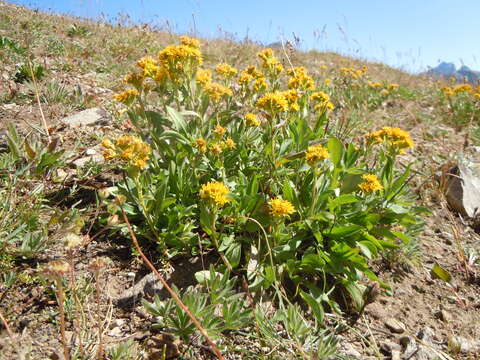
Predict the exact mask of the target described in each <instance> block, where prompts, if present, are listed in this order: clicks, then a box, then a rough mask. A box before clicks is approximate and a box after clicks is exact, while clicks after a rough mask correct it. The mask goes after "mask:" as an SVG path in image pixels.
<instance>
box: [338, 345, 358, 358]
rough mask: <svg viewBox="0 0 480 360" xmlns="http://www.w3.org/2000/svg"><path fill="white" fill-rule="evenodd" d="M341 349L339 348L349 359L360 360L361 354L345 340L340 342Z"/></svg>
mask: <svg viewBox="0 0 480 360" xmlns="http://www.w3.org/2000/svg"><path fill="white" fill-rule="evenodd" d="M342 347H343V349H342V350H341V352H342V354H343V355H345V356H347V357H349V358H350V359H352V360H353V359H355V360H357V359H358V360H361V359H363V357H362V354H361V353H360V351H358V350H357V349H356V348H355V347H354V346H353V345H352V344H350V343H348V342H346V343H343V344H342Z"/></svg>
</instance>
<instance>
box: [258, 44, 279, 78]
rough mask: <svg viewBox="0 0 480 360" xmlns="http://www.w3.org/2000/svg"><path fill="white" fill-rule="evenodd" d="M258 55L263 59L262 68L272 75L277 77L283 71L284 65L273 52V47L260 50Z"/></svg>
mask: <svg viewBox="0 0 480 360" xmlns="http://www.w3.org/2000/svg"><path fill="white" fill-rule="evenodd" d="M257 56H258V57H259V58H260V60H261V61H262V68H263V69H264V70H265V72H266V73H268V74H269V75H270V76H272V77H276V76H278V75H280V73H281V72H282V71H283V66H282V64H280V61H278V59H277V58H276V57H275V55H274V54H273V50H272V49H264V50H262V51H260V52H259V53H258V54H257Z"/></svg>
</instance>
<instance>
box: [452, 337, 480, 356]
mask: <svg viewBox="0 0 480 360" xmlns="http://www.w3.org/2000/svg"><path fill="white" fill-rule="evenodd" d="M448 345H449V348H450V349H451V350H452V352H454V353H457V354H458V353H461V354H479V353H480V341H479V340H469V339H466V338H464V337H462V336H454V337H452V338H450V339H449V341H448Z"/></svg>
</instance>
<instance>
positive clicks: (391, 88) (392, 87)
mask: <svg viewBox="0 0 480 360" xmlns="http://www.w3.org/2000/svg"><path fill="white" fill-rule="evenodd" d="M387 87H388V90H397V89H398V84H388V85H387Z"/></svg>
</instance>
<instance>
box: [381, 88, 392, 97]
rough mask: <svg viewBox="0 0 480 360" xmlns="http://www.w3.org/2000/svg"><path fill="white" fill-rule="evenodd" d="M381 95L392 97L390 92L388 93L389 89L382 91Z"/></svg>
mask: <svg viewBox="0 0 480 360" xmlns="http://www.w3.org/2000/svg"><path fill="white" fill-rule="evenodd" d="M380 95H383V96H388V95H390V91H388V90H387V89H382V90H381V91H380Z"/></svg>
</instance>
